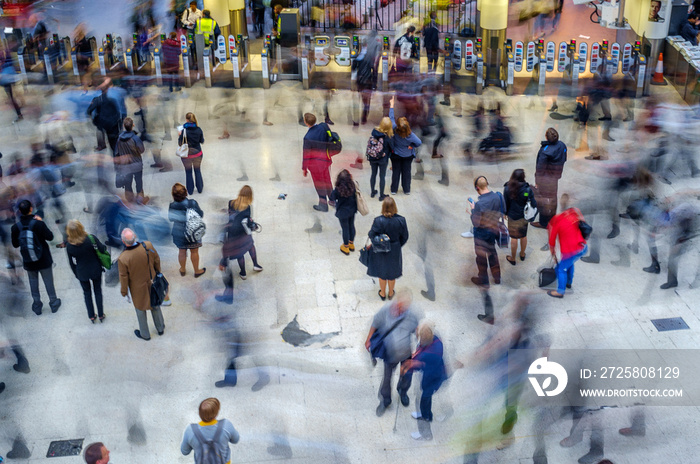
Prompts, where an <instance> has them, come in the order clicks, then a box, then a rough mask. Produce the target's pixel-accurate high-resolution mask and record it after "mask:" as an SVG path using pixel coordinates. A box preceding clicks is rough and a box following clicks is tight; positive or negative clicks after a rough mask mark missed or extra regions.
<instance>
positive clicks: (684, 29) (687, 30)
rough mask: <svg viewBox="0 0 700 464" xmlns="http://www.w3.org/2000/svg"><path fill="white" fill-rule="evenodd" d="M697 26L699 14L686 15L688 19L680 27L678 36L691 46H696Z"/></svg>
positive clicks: (699, 23)
mask: <svg viewBox="0 0 700 464" xmlns="http://www.w3.org/2000/svg"><path fill="white" fill-rule="evenodd" d="M698 26H700V14H698V13H697V12H696V11H693V12H692V13H690V14H689V15H688V19H687V21H686V22H684V23H683V25H682V26H681V31H680V36H681V37H683V39H684V40H687V41H688V42H690V43H691V44H692V45H697V44H698V33H699V31H698Z"/></svg>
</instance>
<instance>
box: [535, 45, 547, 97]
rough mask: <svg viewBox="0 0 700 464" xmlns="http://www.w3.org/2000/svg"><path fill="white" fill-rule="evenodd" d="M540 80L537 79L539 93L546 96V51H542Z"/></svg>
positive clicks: (539, 67) (539, 68)
mask: <svg viewBox="0 0 700 464" xmlns="http://www.w3.org/2000/svg"><path fill="white" fill-rule="evenodd" d="M538 72H539V74H538V76H537V77H538V81H537V95H539V96H540V97H543V96H544V83H545V79H546V77H547V58H546V57H545V55H544V53H540V62H539V65H538Z"/></svg>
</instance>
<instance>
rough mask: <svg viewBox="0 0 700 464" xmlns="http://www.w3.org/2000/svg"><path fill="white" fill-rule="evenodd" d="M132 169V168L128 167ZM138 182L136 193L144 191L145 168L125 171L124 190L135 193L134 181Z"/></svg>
mask: <svg viewBox="0 0 700 464" xmlns="http://www.w3.org/2000/svg"><path fill="white" fill-rule="evenodd" d="M128 169H130V168H128ZM134 182H136V193H142V192H143V170H141V169H139V170H138V171H136V172H127V173H124V190H125V191H127V192H130V193H134V190H133V183H134Z"/></svg>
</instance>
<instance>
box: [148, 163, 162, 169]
mask: <svg viewBox="0 0 700 464" xmlns="http://www.w3.org/2000/svg"><path fill="white" fill-rule="evenodd" d="M151 167H152V168H162V167H164V166H163V165H162V164H161V163H153V164H151Z"/></svg>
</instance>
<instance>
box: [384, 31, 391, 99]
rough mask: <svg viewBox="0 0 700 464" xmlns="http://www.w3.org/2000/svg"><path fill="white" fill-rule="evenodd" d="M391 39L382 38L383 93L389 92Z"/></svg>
mask: <svg viewBox="0 0 700 464" xmlns="http://www.w3.org/2000/svg"><path fill="white" fill-rule="evenodd" d="M389 44H390V42H389V37H388V36H386V35H385V36H384V37H382V91H384V92H387V91H389Z"/></svg>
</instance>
